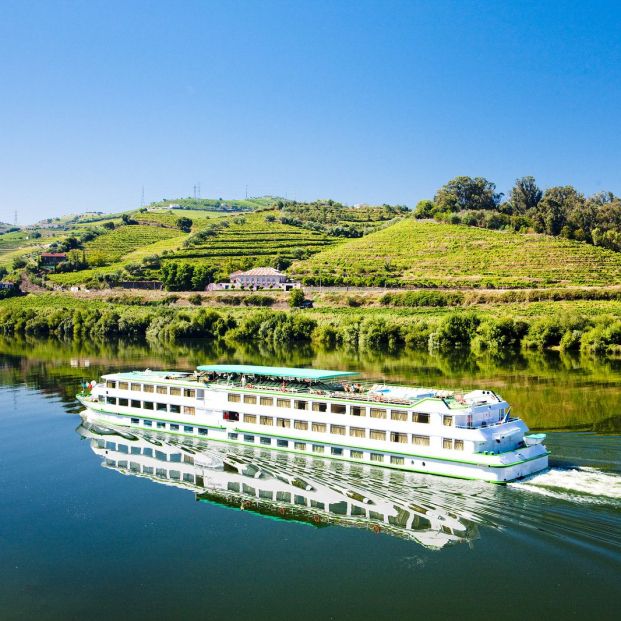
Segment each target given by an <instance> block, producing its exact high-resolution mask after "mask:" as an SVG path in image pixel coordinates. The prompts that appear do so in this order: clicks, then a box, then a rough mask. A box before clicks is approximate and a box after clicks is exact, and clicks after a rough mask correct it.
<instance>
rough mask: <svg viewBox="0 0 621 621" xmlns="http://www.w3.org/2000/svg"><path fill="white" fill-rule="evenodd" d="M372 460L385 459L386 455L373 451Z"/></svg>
mask: <svg viewBox="0 0 621 621" xmlns="http://www.w3.org/2000/svg"><path fill="white" fill-rule="evenodd" d="M371 461H384V456H383V455H382V454H381V453H371Z"/></svg>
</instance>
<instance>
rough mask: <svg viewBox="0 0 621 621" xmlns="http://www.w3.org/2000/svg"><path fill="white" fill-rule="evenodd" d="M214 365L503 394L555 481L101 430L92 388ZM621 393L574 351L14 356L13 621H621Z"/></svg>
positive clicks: (1, 501)
mask: <svg viewBox="0 0 621 621" xmlns="http://www.w3.org/2000/svg"><path fill="white" fill-rule="evenodd" d="M209 361H214V362H215V361H229V362H253V363H267V364H269V363H273V364H287V365H294V364H296V365H301V364H314V365H315V366H318V367H329V368H330V367H335V368H349V369H352V368H358V369H361V370H362V371H363V372H364V374H365V375H367V376H368V377H372V378H377V379H379V378H385V379H387V380H393V381H405V380H407V381H408V382H415V383H418V384H427V385H428V384H434V385H440V386H465V387H471V386H480V385H485V386H490V385H492V386H493V387H494V389H496V390H498V391H499V392H500V393H501V394H502V395H503V396H505V397H506V398H507V399H508V400H509V401H510V402H512V403H513V405H514V408H515V409H514V411H515V412H516V413H518V414H519V415H521V416H523V417H524V418H525V419H526V421H527V422H528V423H529V424H530V425H531V427H533V428H538V429H545V430H546V431H547V433H548V442H547V444H548V446H549V448H550V449H551V450H552V452H553V455H552V459H551V468H550V470H549V471H548V472H546V473H543V474H541V475H537V476H535V477H533V478H532V479H530V480H528V481H524V482H520V483H517V484H513V485H509V486H507V487H498V486H492V485H489V484H484V483H479V482H464V481H458V480H452V479H444V478H438V477H430V476H424V475H416V474H410V473H402V472H398V471H392V470H386V469H381V468H370V467H364V466H359V465H355V464H353V465H352V464H348V463H345V462H334V461H330V460H321V459H306V458H302V457H298V456H295V457H294V456H291V455H287V454H283V453H273V452H270V451H261V450H252V449H246V448H242V447H231V446H227V445H224V444H219V443H207V442H198V441H191V440H186V441H184V440H181V439H178V438H175V437H170V436H164V435H157V434H150V435H140V436H139V435H136V434H133V433H132V434H128V433H123V434H122V435H119V434H118V433H114V432H113V431H112V430H106V429H102V428H97V427H95V428H93V427H90V428H86V427H84V426H82V425H81V419H80V417H79V415H78V412H79V407H78V405H79V404H77V403H76V402H75V400H74V399H73V395H74V394H75V392H76V391H77V390H78V389H79V384H80V381H82V380H87V379H94V378H97V377H98V376H99V374H100V373H102V372H106V371H111V370H120V369H130V368H145V367H147V366H148V367H150V368H192V367H193V366H195V365H196V364H199V363H204V362H209ZM620 379H621V369H619V367H618V365H617V364H616V363H614V362H596V361H585V360H575V359H569V358H561V357H560V356H555V355H551V356H547V357H542V356H539V355H534V356H530V357H527V358H518V359H512V360H505V361H497V360H496V361H493V360H487V361H481V360H476V359H472V358H470V357H461V358H459V357H457V358H454V359H450V360H449V359H440V358H437V357H433V356H428V355H426V354H416V355H414V354H411V353H408V354H407V355H401V356H397V355H388V354H386V355H383V356H372V357H365V356H360V355H358V354H353V353H349V354H348V353H343V352H341V353H338V352H316V351H311V350H303V351H295V352H266V351H256V350H253V351H249V350H247V349H242V348H237V349H234V350H232V349H228V348H226V349H222V348H220V349H214V348H212V347H210V346H208V345H205V344H201V343H195V344H189V345H186V346H183V347H175V348H163V349H154V348H152V347H147V346H143V345H127V344H109V345H106V346H103V345H93V344H74V343H72V344H59V343H52V342H44V341H2V342H0V443H1V445H2V451H1V452H0V490H1V492H2V493H1V495H0V575H1V578H2V579H1V580H0V618H1V619H3V620H4V619H114V618H137V619H225V618H226V619H229V618H252V619H290V618H297V619H330V618H335V619H373V620H377V619H384V618H393V617H394V618H414V617H419V616H423V615H424V616H425V617H427V618H438V619H443V618H462V619H477V620H479V619H481V618H482V617H485V616H491V615H493V616H494V618H502V619H524V618H531V617H533V616H535V615H536V616H538V617H539V616H546V617H547V618H549V619H565V618H578V619H581V618H590V619H591V618H592V619H613V618H618V597H619V595H621V587H620V586H619V585H620V584H621V438H620V436H619V435H618V433H619V420H620V417H621V388H620V384H619V380H620Z"/></svg>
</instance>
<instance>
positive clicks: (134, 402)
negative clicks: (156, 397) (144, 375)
mask: <svg viewBox="0 0 621 621" xmlns="http://www.w3.org/2000/svg"><path fill="white" fill-rule="evenodd" d="M132 407H133V408H139V407H140V401H136V399H132Z"/></svg>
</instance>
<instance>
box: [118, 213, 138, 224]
mask: <svg viewBox="0 0 621 621" xmlns="http://www.w3.org/2000/svg"><path fill="white" fill-rule="evenodd" d="M121 220H122V221H123V224H126V225H130V224H138V222H136V220H134V219H133V218H132V217H131V216H130V215H129V214H126V213H124V214H123V215H122V216H121Z"/></svg>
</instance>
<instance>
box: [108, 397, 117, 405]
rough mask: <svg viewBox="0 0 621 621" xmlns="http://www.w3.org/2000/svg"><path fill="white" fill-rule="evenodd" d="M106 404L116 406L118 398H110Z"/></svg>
mask: <svg viewBox="0 0 621 621" xmlns="http://www.w3.org/2000/svg"><path fill="white" fill-rule="evenodd" d="M106 403H108V404H109V405H116V397H108V398H107V399H106Z"/></svg>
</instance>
